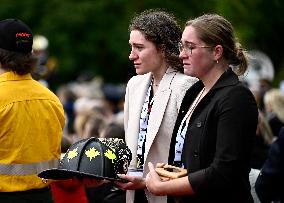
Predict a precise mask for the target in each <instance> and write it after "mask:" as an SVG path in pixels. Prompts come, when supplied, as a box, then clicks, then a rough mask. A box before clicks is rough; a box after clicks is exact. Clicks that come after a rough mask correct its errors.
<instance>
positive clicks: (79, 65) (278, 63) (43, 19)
mask: <svg viewBox="0 0 284 203" xmlns="http://www.w3.org/2000/svg"><path fill="white" fill-rule="evenodd" d="M149 8H163V9H165V10H167V11H169V12H172V13H173V14H174V15H175V16H176V17H177V18H178V20H179V22H180V24H181V26H183V24H184V23H185V21H186V20H188V19H189V18H190V17H194V16H197V15H200V14H202V13H206V12H217V13H219V14H221V15H224V16H225V17H227V18H228V19H229V20H230V21H231V22H232V23H233V25H234V27H235V28H236V30H237V33H238V37H239V38H240V40H241V42H242V43H244V45H245V47H249V48H250V49H260V50H261V51H263V52H265V53H267V54H268V55H269V56H270V57H271V59H272V61H273V63H274V66H275V68H276V72H279V71H278V70H280V67H282V68H283V67H284V51H283V43H282V40H281V38H280V37H281V36H283V30H284V29H282V28H283V26H284V23H283V20H284V17H283V15H284V14H283V12H282V10H283V1H281V0H271V1H266V0H250V1H247V0H238V1H230V0H206V1H205V0H203V1H202V0H187V1H184V0H176V1H172V0H139V1H138V0H137V1H131V0H80V1H77V0H60V1H58V0H48V1H46V0H45V1H44V0H25V1H21V0H13V1H11V0H1V7H0V18H1V19H5V18H19V19H22V20H23V21H25V22H26V23H27V24H29V25H30V27H31V28H32V29H33V31H34V34H41V35H45V36H46V37H47V38H48V39H49V42H50V46H49V53H50V56H52V57H55V58H56V61H57V69H56V73H55V76H54V77H53V78H52V81H51V82H52V84H51V86H52V88H53V89H54V88H55V87H57V86H58V85H59V84H61V83H66V82H68V81H70V80H75V79H76V78H77V77H78V76H79V75H80V73H81V72H88V73H90V74H93V75H100V76H102V77H103V78H104V79H105V81H106V82H112V83H118V82H126V81H127V80H128V79H129V78H130V77H131V76H132V75H134V74H135V71H134V68H133V66H132V64H131V63H130V62H129V60H128V54H129V45H128V24H129V21H130V19H131V18H132V17H133V16H134V15H135V13H138V12H141V11H143V10H145V9H149ZM282 73H283V71H282ZM277 76H278V77H279V78H283V75H282V76H279V74H277Z"/></svg>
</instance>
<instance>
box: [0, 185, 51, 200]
mask: <svg viewBox="0 0 284 203" xmlns="http://www.w3.org/2000/svg"><path fill="white" fill-rule="evenodd" d="M0 203H53V200H52V195H51V191H50V189H49V188H43V189H34V190H27V191H22V192H0Z"/></svg>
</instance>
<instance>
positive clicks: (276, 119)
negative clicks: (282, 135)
mask: <svg viewBox="0 0 284 203" xmlns="http://www.w3.org/2000/svg"><path fill="white" fill-rule="evenodd" d="M264 109H265V115H266V118H267V120H268V123H269V125H270V127H271V130H272V132H273V135H274V136H275V137H277V136H278V135H279V132H280V129H281V128H282V127H283V126H284V93H283V92H282V91H281V90H280V89H276V88H273V89H270V90H268V91H267V92H266V93H265V95H264Z"/></svg>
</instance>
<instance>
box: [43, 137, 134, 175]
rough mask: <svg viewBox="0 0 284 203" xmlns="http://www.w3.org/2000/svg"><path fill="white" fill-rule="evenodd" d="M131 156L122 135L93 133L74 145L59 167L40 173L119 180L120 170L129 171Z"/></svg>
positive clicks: (121, 171) (122, 171)
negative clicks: (114, 136)
mask: <svg viewBox="0 0 284 203" xmlns="http://www.w3.org/2000/svg"><path fill="white" fill-rule="evenodd" d="M131 158H132V155H131V151H130V149H129V148H128V147H127V146H126V144H125V143H124V141H123V140H122V139H118V138H95V137H91V138H88V139H84V140H80V141H78V142H76V143H74V144H73V145H71V146H70V148H69V149H68V151H67V152H66V154H65V155H64V157H63V158H62V160H61V161H60V163H59V167H58V168H54V169H48V170H45V171H42V172H41V173H39V174H38V176H39V177H41V178H44V179H55V180H64V179H70V178H72V177H74V176H76V177H78V178H80V177H86V176H87V177H96V178H98V179H108V180H120V179H119V178H118V176H117V174H118V173H124V174H126V173H127V170H128V166H129V164H130V161H131Z"/></svg>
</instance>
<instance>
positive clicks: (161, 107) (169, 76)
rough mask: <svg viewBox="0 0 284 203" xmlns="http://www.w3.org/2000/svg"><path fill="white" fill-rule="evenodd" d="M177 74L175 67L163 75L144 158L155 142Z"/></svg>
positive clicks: (156, 96)
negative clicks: (172, 83)
mask: <svg viewBox="0 0 284 203" xmlns="http://www.w3.org/2000/svg"><path fill="white" fill-rule="evenodd" d="M175 75H176V71H175V70H174V69H171V68H169V69H168V71H167V73H166V74H165V75H164V76H163V78H162V80H161V83H160V86H159V89H158V91H157V93H156V95H155V97H154V103H153V107H152V112H151V114H150V118H149V121H148V127H147V138H146V145H145V153H144V160H146V157H147V156H148V153H149V151H150V148H151V146H152V143H153V142H154V140H155V137H156V135H157V133H158V131H159V128H160V126H161V123H162V120H163V117H164V113H165V111H166V107H167V104H168V101H169V98H170V95H171V92H172V90H171V87H170V85H171V82H172V80H173V78H174V76H175Z"/></svg>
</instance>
